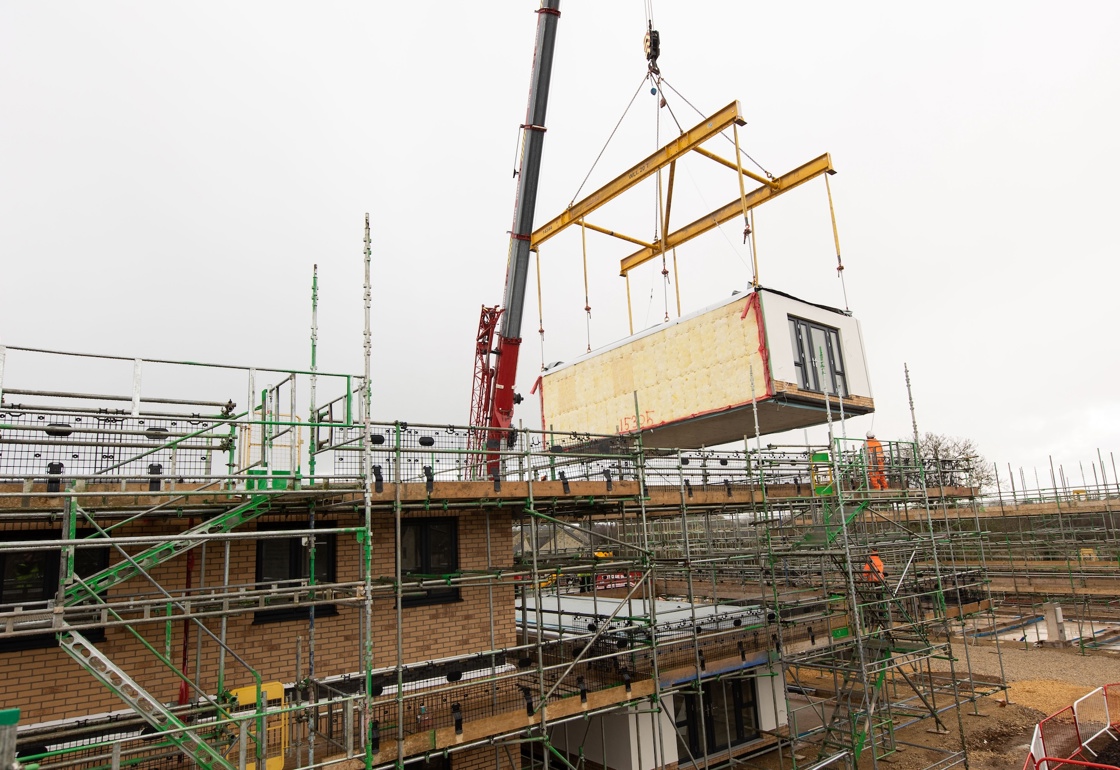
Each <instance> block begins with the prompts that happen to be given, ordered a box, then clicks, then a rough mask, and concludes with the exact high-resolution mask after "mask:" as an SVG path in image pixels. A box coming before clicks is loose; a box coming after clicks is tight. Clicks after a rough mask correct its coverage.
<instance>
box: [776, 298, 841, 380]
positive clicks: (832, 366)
mask: <svg viewBox="0 0 1120 770" xmlns="http://www.w3.org/2000/svg"><path fill="white" fill-rule="evenodd" d="M786 317H787V319H788V321H789V329H790V344H791V345H792V346H793V368H794V370H795V371H796V372H797V386H798V387H799V388H801V389H802V390H805V391H809V392H810V393H822V394H827V395H829V396H840V397H843V398H847V397H848V396H850V395H851V391H850V390H849V388H848V368H847V366H846V365H845V363H844V347H843V343H842V341H841V339H840V329H838V328H836V327H835V326H826V325H825V324H823V323H820V322H819V321H812V320H810V319H808V318H802V317H800V316H795V315H789V316H786ZM812 331H817V332H820V333H821V334H822V335H823V336H824V343H825V344H824V345H823V351H824V355H825V358H826V359H827V364H828V366H827V371H826V374H827V375H828V378H829V380H830V383H829V384H830V385H831V389H826V388H822V387H821V382H820V362H819V361H818V360H817V352H816V350H814V349H813V347H812V338H813V335H812ZM806 338H808V342H806ZM806 350H808V352H809V360H808V362H806V360H805V358H806V357H805V352H806ZM810 373H811V375H812V377H811V379H810V377H809V375H810Z"/></svg>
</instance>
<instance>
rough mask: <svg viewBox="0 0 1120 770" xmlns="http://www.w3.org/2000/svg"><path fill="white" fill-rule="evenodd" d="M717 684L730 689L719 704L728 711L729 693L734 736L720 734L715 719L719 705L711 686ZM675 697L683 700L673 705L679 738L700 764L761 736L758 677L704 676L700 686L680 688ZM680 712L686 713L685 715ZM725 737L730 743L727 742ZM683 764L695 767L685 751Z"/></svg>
mask: <svg viewBox="0 0 1120 770" xmlns="http://www.w3.org/2000/svg"><path fill="white" fill-rule="evenodd" d="M715 687H723V688H729V690H725V691H724V693H723V698H724V699H723V702H722V703H721V704H719V705H721V706H722V707H723V708H724V709H725V710H726V708H727V705H728V704H727V699H728V696H730V699H731V706H732V708H731V714H732V721H733V727H734V731H735V734H734V736H729V735H726V734H722V735H721V734H720V733H719V731H718V725H717V724H716V720H714V719H713V718H712V708H713V707H714V706H715V705H716V704H715V703H714V702H713V701H714V699H713V695H712V689H713V688H715ZM674 697H676V698H683V699H684V703H683V704H681V705H679V706H678V705H674V711H675V712H676V713H675V714H674V716H673V719H674V724H676V726H677V741H678V743H686V744H687V746H688V749H689V752H690V753H691V754H692V756H693V757H694V758H695V759H696V765H699V764H700V763H701V762H702V760H703V759H704V758H705V757H711V756H714V755H717V754H720V753H721V752H724V751H735V750H736V749H737V748H739V747H740V746H747V745H749V744H751V743H754V742H756V741H757V740H758V739H759V738H761V737H762V731H761V727H760V721H759V718H760V714H759V708H758V689H757V678H756V677H731V678H728V679H705V680H703V681H701V683H700V688H699V689H689V690H681V691H679V692H677V693H676V695H675V696H674ZM682 706H683V708H682ZM701 710H703V712H704V719H703V720H701V718H700V712H701ZM681 711H683V712H684V713H683V714H682V713H681ZM748 717H749V718H748ZM701 725H703V729H701ZM725 740H729V741H730V742H728V743H725V742H724V741H725ZM680 764H681V765H682V766H685V765H687V766H690V767H692V766H695V765H693V763H692V761H691V760H689V759H687V754H685V753H683V752H682V753H681V759H680Z"/></svg>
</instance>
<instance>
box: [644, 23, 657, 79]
mask: <svg viewBox="0 0 1120 770" xmlns="http://www.w3.org/2000/svg"><path fill="white" fill-rule="evenodd" d="M660 55H661V33H660V32H658V31H657V30H656V29H653V28H652V27H651V28H650V30H649V32H647V33H646V59H647V60H648V61H649V71H650V72H652V73H653V74H654V75H660V74H661V70H659V69H658V68H657V57H658V56H660Z"/></svg>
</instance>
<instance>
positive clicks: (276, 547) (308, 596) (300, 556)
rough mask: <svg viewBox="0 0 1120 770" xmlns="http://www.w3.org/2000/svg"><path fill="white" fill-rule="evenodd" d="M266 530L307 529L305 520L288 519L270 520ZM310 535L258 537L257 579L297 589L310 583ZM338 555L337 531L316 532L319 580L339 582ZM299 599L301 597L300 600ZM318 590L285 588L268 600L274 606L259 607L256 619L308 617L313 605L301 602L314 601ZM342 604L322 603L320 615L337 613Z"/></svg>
mask: <svg viewBox="0 0 1120 770" xmlns="http://www.w3.org/2000/svg"><path fill="white" fill-rule="evenodd" d="M265 526H266V529H265V530H262V532H263V531H268V532H277V531H282V530H285V529H307V528H308V527H307V524H306V523H304V522H285V523H284V524H267V525H265ZM308 539H309V538H308V536H305V535H295V536H292V537H274V536H273V537H261V538H260V539H258V540H257V583H258V584H264V587H271V586H275V587H277V588H282V589H294V588H299V587H302V586H306V585H308V583H310V577H311V548H310V547H309V545H308ZM336 564H337V558H336V553H335V536H334V535H316V536H315V583H316V585H318V584H321V583H333V582H335V579H336V578H335V575H336ZM297 599H298V601H297ZM314 599H315V592H314V591H306V592H295V591H291V590H288V591H285V592H284V593H283V594H282V595H279V596H276V597H272V598H270V599H268V600H267V603H268V605H269V606H270V607H271V608H273V609H267V610H259V611H258V612H257V613H256V614H255V615H254V618H253V622H254V623H275V622H280V621H285V620H305V619H306V618H307V617H308V616H309V614H310V607H308V606H307V605H306V604H301V602H307V601H313V600H314ZM337 614H338V608H336V607H335V606H334V605H333V604H320V605H317V606H316V607H315V615H316V616H317V617H321V616H327V615H337Z"/></svg>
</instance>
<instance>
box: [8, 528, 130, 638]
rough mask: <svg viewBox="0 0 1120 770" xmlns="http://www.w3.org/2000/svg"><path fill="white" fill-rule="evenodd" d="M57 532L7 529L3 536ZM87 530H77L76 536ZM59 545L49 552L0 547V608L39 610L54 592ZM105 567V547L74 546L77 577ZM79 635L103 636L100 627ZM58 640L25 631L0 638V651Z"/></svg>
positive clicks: (50, 536)
mask: <svg viewBox="0 0 1120 770" xmlns="http://www.w3.org/2000/svg"><path fill="white" fill-rule="evenodd" d="M61 534H62V533H61V532H58V531H52V530H8V531H6V532H4V534H3V539H4V540H6V541H8V542H11V541H20V540H22V541H29V540H57V539H59V537H60V536H61ZM90 534H91V533H90V532H88V531H79V532H78V534H77V536H78V537H86V536H88V535H90ZM61 556H62V552H61V546H59V547H56V548H52V549H51V550H49V551H39V550H29V549H28V550H10V549H7V548H0V611H9V610H12V609H15V608H17V607H19V608H22V609H23V610H24V611H26V612H31V611H33V610H42V609H44V608H46V607H47V606H48V602H52V601H53V600H54V598H55V595H56V594H57V593H58V571H59V565H60V563H61ZM108 566H109V548H108V547H105V548H75V549H74V571H75V572H76V573H77V575H78V577H81V578H87V577H90V576H91V575H95V574H97V573H98V572H100V571H101V570H103V569H105V568H106V567H108ZM82 634H83V635H84V636H85V637H86V638H87V639H89V640H90V641H93V642H98V641H102V640H104V638H105V630H104V629H100V628H98V629H86V630H83V631H82ZM57 643H58V641H57V639H56V638H55V635H54V634H52V633H46V634H28V635H25V636H11V637H8V638H5V639H3V640H0V652H9V651H15V650H30V649H37V648H41V647H53V646H55V645H56V644H57Z"/></svg>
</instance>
